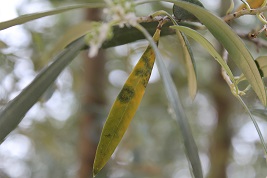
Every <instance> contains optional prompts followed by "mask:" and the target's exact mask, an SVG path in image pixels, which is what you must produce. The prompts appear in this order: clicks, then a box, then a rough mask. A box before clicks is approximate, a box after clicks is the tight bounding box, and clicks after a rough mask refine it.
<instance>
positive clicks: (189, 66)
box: [176, 31, 197, 99]
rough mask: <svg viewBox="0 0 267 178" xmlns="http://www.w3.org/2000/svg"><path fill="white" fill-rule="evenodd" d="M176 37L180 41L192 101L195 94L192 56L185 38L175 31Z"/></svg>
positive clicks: (194, 73) (195, 81)
mask: <svg viewBox="0 0 267 178" xmlns="http://www.w3.org/2000/svg"><path fill="white" fill-rule="evenodd" d="M176 35H177V37H178V38H179V40H180V43H181V45H182V49H183V53H184V59H185V65H186V69H187V78H188V89H189V95H190V97H191V98H192V99H194V98H195V97H196V94H197V75H196V66H195V59H194V55H193V52H192V49H191V47H190V44H189V41H188V40H187V38H186V36H185V35H184V34H183V33H181V32H180V31H176Z"/></svg>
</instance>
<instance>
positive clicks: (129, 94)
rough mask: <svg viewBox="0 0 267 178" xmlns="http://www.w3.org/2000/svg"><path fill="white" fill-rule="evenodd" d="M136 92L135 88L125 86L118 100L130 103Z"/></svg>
mask: <svg viewBox="0 0 267 178" xmlns="http://www.w3.org/2000/svg"><path fill="white" fill-rule="evenodd" d="M134 94H135V92H134V89H133V87H131V86H124V87H123V88H122V90H121V92H120V94H119V96H118V99H119V101H120V102H122V103H128V102H129V101H130V100H131V99H132V98H133V96H134Z"/></svg>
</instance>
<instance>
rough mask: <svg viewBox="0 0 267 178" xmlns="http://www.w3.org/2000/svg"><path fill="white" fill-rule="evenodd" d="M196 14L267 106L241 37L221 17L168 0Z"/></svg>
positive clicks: (256, 71)
mask: <svg viewBox="0 0 267 178" xmlns="http://www.w3.org/2000/svg"><path fill="white" fill-rule="evenodd" d="M167 1H169V2H173V3H174V4H175V5H177V6H180V7H182V8H184V9H185V10H187V11H189V12H191V13H192V14H194V15H195V16H196V17H197V18H198V19H199V20H200V21H201V22H202V23H203V24H204V25H205V26H206V27H207V28H208V29H209V31H210V32H211V33H212V34H213V35H214V36H215V37H216V39H217V40H218V41H219V42H220V43H221V44H222V45H223V46H224V48H225V49H226V50H227V51H228V53H229V56H230V57H231V59H232V60H233V61H234V62H235V64H236V65H237V66H238V67H239V68H240V70H241V72H242V73H243V74H244V75H245V77H246V78H247V80H248V82H249V83H250V85H251V86H252V88H253V90H254V91H255V92H256V94H257V96H258V97H259V99H260V100H261V102H262V104H263V105H264V106H266V92H265V87H264V84H263V81H262V79H261V76H260V73H259V71H258V68H257V66H256V64H255V62H254V59H253V57H252V56H251V54H250V52H249V51H248V49H247V47H246V46H245V44H244V42H243V41H242V40H241V39H240V38H239V36H238V35H237V34H236V33H235V32H234V31H233V30H232V29H231V28H230V27H229V26H228V25H227V24H226V23H225V22H224V21H223V20H222V19H220V18H219V17H217V16H215V15H213V14H212V13H210V12H209V11H207V10H206V9H204V8H201V7H199V6H196V5H193V4H190V3H185V2H178V1H173V0H167Z"/></svg>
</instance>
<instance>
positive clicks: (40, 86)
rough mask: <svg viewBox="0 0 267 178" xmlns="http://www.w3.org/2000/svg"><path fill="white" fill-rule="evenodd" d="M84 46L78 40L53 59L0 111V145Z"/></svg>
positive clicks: (81, 41)
mask: <svg viewBox="0 0 267 178" xmlns="http://www.w3.org/2000/svg"><path fill="white" fill-rule="evenodd" d="M83 46H84V40H83V39H80V40H78V41H76V42H74V43H72V44H71V45H70V46H68V47H67V48H66V49H64V50H63V51H62V52H61V53H60V54H59V55H58V56H56V57H55V59H54V62H52V63H51V64H50V65H49V66H47V67H46V68H45V69H43V70H42V71H41V72H40V74H39V75H38V76H37V77H36V78H35V79H34V80H33V81H32V82H31V83H30V84H29V85H28V86H27V87H26V88H25V89H24V90H23V91H22V92H21V93H20V94H19V95H18V96H17V97H15V98H14V99H13V100H12V101H10V102H9V103H8V104H7V105H6V106H5V107H4V108H2V109H1V111H0V143H2V142H3V140H4V138H5V137H6V136H7V135H8V134H9V133H10V132H11V131H12V130H14V129H15V128H16V127H17V125H18V124H19V123H20V121H21V120H22V118H23V117H24V116H25V114H26V113H27V111H28V110H29V109H30V108H31V107H32V106H33V105H34V104H35V103H36V102H37V101H38V99H39V98H40V97H41V95H42V94H43V93H44V92H45V91H46V90H47V88H48V87H49V86H50V85H51V84H52V83H53V82H54V81H55V80H56V78H57V76H58V75H59V74H60V72H61V71H62V70H63V69H64V68H65V67H66V66H67V65H68V64H69V63H70V62H71V61H72V60H73V59H74V58H75V57H76V55H77V54H78V53H79V51H80V50H81V48H82V47H83Z"/></svg>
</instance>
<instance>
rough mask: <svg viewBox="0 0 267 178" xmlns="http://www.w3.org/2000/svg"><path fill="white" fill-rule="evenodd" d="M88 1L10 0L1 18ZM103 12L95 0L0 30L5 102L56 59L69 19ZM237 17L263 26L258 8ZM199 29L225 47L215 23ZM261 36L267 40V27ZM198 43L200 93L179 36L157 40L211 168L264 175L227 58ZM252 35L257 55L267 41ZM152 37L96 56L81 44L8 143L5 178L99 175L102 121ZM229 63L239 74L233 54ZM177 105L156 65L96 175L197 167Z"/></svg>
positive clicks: (181, 177) (182, 172)
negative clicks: (193, 90) (224, 73)
mask: <svg viewBox="0 0 267 178" xmlns="http://www.w3.org/2000/svg"><path fill="white" fill-rule="evenodd" d="M88 1H89V0H87V1H84V0H79V1H75V2H74V1H70V0H65V1H60V0H51V1H49V0H9V1H8V2H7V1H6V2H4V1H2V2H0V21H5V20H8V19H11V18H15V17H17V16H19V15H21V14H26V13H33V12H38V11H44V10H49V9H52V8H56V7H60V6H65V5H70V4H74V3H84V2H88ZM201 2H202V3H203V4H204V6H205V7H206V8H207V9H209V10H210V11H212V12H214V13H215V14H217V15H219V16H224V14H225V12H226V10H227V8H228V7H229V4H230V3H229V1H226V0H221V1H220V0H218V1H209V0H202V1H201ZM236 3H237V4H240V2H239V1H236ZM171 8H172V5H171V4H169V3H152V4H146V5H143V6H138V8H137V9H136V10H137V14H138V15H139V16H147V15H149V14H150V13H152V12H154V11H156V10H160V9H164V10H167V11H168V12H171ZM105 18H106V17H105V16H103V15H101V14H100V11H98V10H96V9H94V10H89V9H86V10H74V11H70V12H66V13H63V14H60V15H55V16H51V17H45V18H42V19H39V20H35V21H32V22H29V23H26V24H23V25H19V26H14V27H11V28H8V29H6V30H2V31H0V105H1V106H4V105H5V104H6V103H7V102H8V101H9V100H11V99H12V98H14V96H16V95H17V94H18V93H19V92H20V91H21V90H22V89H23V88H24V87H25V86H27V84H29V83H30V82H31V80H32V79H33V78H34V77H35V76H36V75H37V73H38V71H40V70H41V69H42V68H43V67H44V66H46V65H47V64H48V63H49V62H50V60H51V55H52V50H53V48H54V47H55V44H56V43H57V41H58V40H59V39H60V38H61V37H62V36H63V34H64V33H65V32H66V31H67V30H68V29H70V28H71V27H73V26H75V25H77V24H79V23H81V22H83V21H85V20H86V21H90V20H100V19H105ZM230 25H231V26H232V27H233V28H234V29H235V30H237V32H238V33H240V34H247V33H249V32H250V31H252V30H254V29H260V28H261V26H262V24H261V23H260V22H259V20H257V19H256V18H255V17H253V16H245V17H242V18H240V19H238V20H235V21H234V22H231V23H230ZM200 32H201V33H202V34H203V35H205V36H206V37H207V38H208V39H209V40H210V41H211V42H212V43H213V44H214V46H215V47H216V48H217V49H218V51H222V48H221V46H220V44H219V43H218V42H217V41H216V40H215V39H214V38H213V37H212V36H211V35H210V33H209V32H208V31H206V30H202V31H200ZM260 38H261V39H262V40H266V37H264V36H260ZM190 43H191V45H192V48H193V51H194V56H195V60H196V66H197V74H198V94H197V96H196V98H195V100H194V101H192V99H191V98H190V97H189V94H188V89H187V81H186V80H187V79H186V70H185V67H184V62H183V60H182V51H181V47H180V44H179V42H178V41H177V39H176V37H174V36H168V37H163V38H161V40H160V45H159V48H160V50H161V52H162V55H163V56H164V58H165V59H166V60H165V62H166V65H167V67H168V69H169V70H170V72H171V74H172V77H173V79H174V81H175V83H176V85H177V88H178V91H179V94H180V97H181V100H182V103H183V106H184V108H185V110H186V114H187V117H188V119H189V122H190V124H191V129H192V132H193V135H194V138H195V140H196V143H197V146H198V149H199V154H200V158H201V162H202V166H203V172H204V175H205V177H209V178H224V177H229V178H239V177H242V178H253V177H255V178H256V177H266V176H267V169H266V161H265V159H264V154H263V150H262V146H261V145H260V142H259V138H258V135H257V133H256V130H255V128H254V126H253V124H252V122H251V121H250V119H249V117H248V115H247V114H246V113H245V111H244V109H242V107H241V106H240V104H239V102H238V101H237V100H235V98H234V97H233V96H232V95H231V92H230V90H229V88H228V86H227V84H226V83H225V82H224V81H223V79H222V77H221V74H220V67H219V65H218V64H217V63H216V62H215V61H214V60H213V58H212V57H211V56H209V54H208V53H206V52H205V51H204V50H203V48H202V47H201V46H200V45H198V44H196V43H195V42H194V41H192V40H191V39H190ZM246 43H247V45H248V48H249V49H250V51H251V53H252V55H253V56H254V57H257V56H259V55H266V48H264V47H262V48H258V47H257V46H255V44H253V43H249V42H246ZM147 44H148V43H147V42H146V41H145V40H143V41H138V42H135V43H132V44H128V45H123V46H118V47H115V48H110V49H107V50H103V51H100V54H99V56H98V57H96V58H95V59H89V58H88V57H87V52H82V53H81V54H80V55H79V56H78V57H77V58H76V59H75V60H74V61H73V62H72V63H71V65H70V66H69V67H68V68H67V69H66V70H64V72H63V73H62V74H61V75H60V76H59V78H58V79H57V80H56V82H55V83H54V85H52V86H51V87H50V89H49V90H48V91H47V92H46V93H45V95H44V96H43V97H42V98H41V100H40V102H38V103H37V104H35V105H34V106H33V108H32V109H31V110H30V111H29V112H28V113H27V115H26V116H25V118H24V119H23V120H22V122H21V123H20V125H19V126H18V127H17V129H16V130H14V131H13V132H12V133H11V134H9V136H8V137H7V138H6V140H5V141H4V142H3V143H2V144H1V145H0V178H7V177H10V178H26V177H27V178H28V177H29V178H37V177H38V178H52V177H53V178H54V177H56V178H63V177H64V178H72V177H77V178H85V177H92V173H91V171H92V162H93V158H94V153H95V148H96V145H97V143H98V139H99V135H100V132H101V129H102V126H103V123H104V121H105V119H106V117H107V114H108V111H109V109H110V107H111V105H112V103H113V101H114V99H115V97H116V95H117V94H118V92H119V91H120V89H121V87H122V85H123V83H124V81H125V80H126V79H127V76H128V75H129V73H130V72H131V69H132V68H133V66H134V65H135V63H136V62H137V60H138V58H139V57H140V56H141V54H142V53H143V51H144V49H145V47H146V46H147ZM230 66H231V68H232V69H233V70H234V73H235V74H239V71H238V70H236V69H235V66H234V64H232V63H231V61H230ZM244 99H245V100H246V102H247V104H248V106H249V108H251V109H254V108H263V107H262V106H261V105H260V103H259V101H258V100H256V97H255V94H254V93H253V92H252V91H250V92H248V94H247V95H246V96H244ZM171 112H172V111H171V110H170V108H169V105H168V101H167V99H166V96H165V93H164V90H163V86H162V82H161V80H160V77H159V74H158V72H157V69H156V68H155V69H154V70H153V73H152V77H151V80H150V83H149V85H148V87H147V90H146V93H145V95H144V98H143V100H142V102H141V105H140V107H139V109H138V112H137V113H136V115H135V117H134V119H133V121H132V122H131V125H130V127H129V129H128V131H127V133H126V135H125V136H124V138H123V140H122V142H121V143H120V144H119V147H118V148H117V150H116V151H115V153H114V154H113V156H112V159H111V160H110V161H109V163H108V165H107V166H105V168H104V169H103V170H102V171H101V172H100V174H99V175H98V176H96V177H97V178H106V177H107V178H136V177H140V178H163V177H164V178H189V177H191V174H190V170H189V166H188V165H189V164H188V161H187V159H186V156H185V153H184V147H183V145H182V140H181V137H180V132H179V127H178V125H177V122H176V121H175V120H174V119H172V117H171ZM257 121H258V124H259V125H260V128H261V130H262V132H263V135H264V137H265V138H267V132H266V128H267V122H266V119H264V118H261V117H257Z"/></svg>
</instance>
